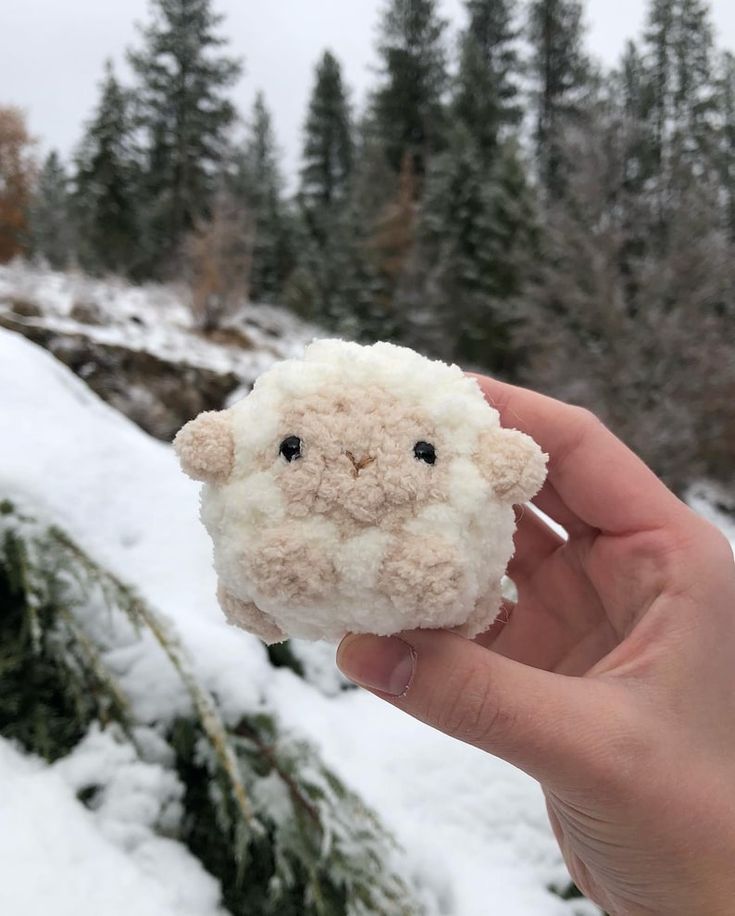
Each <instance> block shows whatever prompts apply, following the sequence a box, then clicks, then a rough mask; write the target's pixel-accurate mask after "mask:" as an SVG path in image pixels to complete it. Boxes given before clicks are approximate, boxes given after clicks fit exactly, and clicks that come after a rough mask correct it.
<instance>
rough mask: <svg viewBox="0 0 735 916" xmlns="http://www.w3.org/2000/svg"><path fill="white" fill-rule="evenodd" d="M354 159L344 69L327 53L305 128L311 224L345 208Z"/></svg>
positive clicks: (304, 188) (304, 199) (305, 190)
mask: <svg viewBox="0 0 735 916" xmlns="http://www.w3.org/2000/svg"><path fill="white" fill-rule="evenodd" d="M353 158H354V140H353V137H352V123H351V119H350V109H349V104H348V101H347V92H346V90H345V87H344V84H343V82H342V70H341V67H340V65H339V62H338V61H337V59H336V58H335V57H334V55H332V54H331V53H330V52H329V51H325V53H324V56H323V57H322V59H321V61H320V62H319V64H317V68H316V80H315V83H314V88H313V90H312V94H311V99H310V100H309V111H308V115H307V118H306V124H305V126H304V148H303V154H302V160H303V166H302V169H301V186H300V189H299V198H300V201H301V206H302V207H303V209H304V211H305V213H306V214H307V218H308V219H309V221H310V222H311V223H316V222H317V221H318V215H319V214H320V213H325V212H329V211H330V210H331V209H332V207H334V206H339V205H341V204H342V203H343V202H344V201H345V199H346V197H347V193H348V190H349V182H350V176H351V174H352V165H353Z"/></svg>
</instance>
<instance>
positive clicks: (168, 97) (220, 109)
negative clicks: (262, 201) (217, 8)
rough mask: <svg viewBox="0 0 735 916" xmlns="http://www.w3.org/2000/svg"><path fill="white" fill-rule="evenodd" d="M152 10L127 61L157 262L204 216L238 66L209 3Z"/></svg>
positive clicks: (167, 4)
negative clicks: (134, 80)
mask: <svg viewBox="0 0 735 916" xmlns="http://www.w3.org/2000/svg"><path fill="white" fill-rule="evenodd" d="M152 15H153V20H152V22H151V23H150V25H148V26H147V28H145V29H144V30H143V32H142V36H143V48H142V49H141V50H140V51H136V52H132V53H130V55H129V58H130V62H131V64H132V66H133V68H134V70H135V72H136V74H137V76H138V79H139V80H140V88H139V94H138V101H139V121H140V125H141V127H142V128H143V129H144V133H145V147H146V159H147V162H146V172H147V174H146V185H145V189H144V193H145V198H146V212H147V213H148V214H149V215H150V219H149V224H148V227H147V238H146V242H147V245H148V247H149V251H148V259H149V263H150V264H151V266H152V267H157V266H160V264H161V263H162V261H163V260H164V259H166V258H170V257H171V255H172V254H173V253H174V252H175V251H176V249H177V247H178V245H179V243H180V241H181V239H182V235H183V234H184V233H185V232H186V231H188V230H189V229H190V228H191V227H192V226H193V225H194V222H195V220H196V219H197V218H199V217H203V216H206V214H207V211H208V208H209V206H210V203H211V200H212V194H213V190H214V184H215V181H216V176H217V174H218V171H219V170H220V168H221V166H222V164H223V163H224V161H225V159H226V157H227V155H228V152H229V149H228V130H229V128H230V126H231V125H232V123H233V121H234V118H235V109H234V107H233V105H232V103H231V101H230V100H229V99H228V98H227V97H226V90H227V89H228V88H229V87H230V86H231V85H232V84H233V83H234V82H235V81H236V80H237V78H238V76H239V74H240V70H241V65H240V63H239V62H238V61H237V60H235V59H233V58H230V57H227V56H226V55H224V54H223V53H221V52H220V49H221V48H222V46H223V45H224V44H225V39H224V38H222V37H220V35H218V34H217V28H218V26H219V25H220V24H221V22H222V16H220V15H217V14H216V13H214V12H213V11H212V3H211V0H152Z"/></svg>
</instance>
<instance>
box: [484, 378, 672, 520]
mask: <svg viewBox="0 0 735 916" xmlns="http://www.w3.org/2000/svg"><path fill="white" fill-rule="evenodd" d="M473 377H474V378H475V379H476V381H477V382H478V384H479V386H480V388H481V389H482V392H483V394H484V395H485V398H486V399H487V401H488V402H489V403H490V404H491V405H492V406H493V407H494V408H495V409H496V410H497V411H498V412H499V413H500V418H501V422H502V423H503V426H508V427H512V428H515V429H520V430H521V431H522V432H524V433H527V434H528V435H529V436H532V437H533V438H534V439H535V440H536V442H538V444H539V445H540V446H541V448H542V449H543V450H544V451H545V452H547V454H548V455H549V481H550V482H551V484H552V485H553V487H554V489H555V490H556V492H557V493H558V495H559V496H560V497H561V499H562V500H563V501H564V502H565V503H566V505H567V506H568V507H569V509H570V510H571V511H572V512H573V513H574V514H575V515H576V516H578V517H579V518H580V519H581V520H582V521H584V522H586V524H588V525H591V526H592V527H593V528H597V529H599V530H600V531H605V532H608V533H610V534H623V533H629V532H632V531H640V530H648V529H652V528H659V527H663V526H664V525H666V524H668V523H671V522H673V521H675V520H676V519H678V518H680V517H681V515H682V512H686V507H685V506H684V504H683V503H682V502H681V501H680V500H679V499H678V498H677V497H676V496H674V494H673V493H672V492H671V491H670V490H669V489H668V488H667V487H666V486H665V485H664V484H663V483H662V482H661V481H660V480H659V479H658V477H656V475H655V474H654V473H653V471H651V469H650V468H649V467H648V466H647V465H645V464H644V463H643V461H641V459H640V458H638V456H637V455H636V454H635V453H634V452H632V451H631V450H630V449H629V448H628V447H627V446H626V445H624V444H623V443H622V442H621V441H620V439H618V438H617V437H616V436H614V435H613V434H612V433H611V432H610V430H608V429H607V428H606V427H605V426H604V425H603V424H602V423H601V422H600V420H598V419H597V417H596V416H595V415H594V414H592V413H590V412H589V411H588V410H585V409H584V408H581V407H573V406H571V405H569V404H564V403H563V402H562V401H557V400H555V399H554V398H550V397H547V396H546V395H542V394H538V393H537V392H535V391H530V390H529V389H527V388H519V387H517V386H515V385H509V384H507V383H506V382H498V381H496V380H495V379H491V378H488V377H487V376H484V375H476V374H474V373H473Z"/></svg>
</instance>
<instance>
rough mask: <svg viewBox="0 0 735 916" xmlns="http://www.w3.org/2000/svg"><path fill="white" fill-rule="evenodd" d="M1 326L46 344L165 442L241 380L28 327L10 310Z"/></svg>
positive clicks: (80, 337)
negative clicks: (10, 312)
mask: <svg viewBox="0 0 735 916" xmlns="http://www.w3.org/2000/svg"><path fill="white" fill-rule="evenodd" d="M0 326H3V327H6V328H9V329H10V330H12V331H19V332H20V333H22V334H24V335H25V336H26V337H28V339H29V340H32V341H33V342H34V343H36V344H39V345H40V346H42V347H45V348H46V349H47V350H49V351H50V352H51V353H53V354H54V356H55V357H56V358H57V359H59V360H61V362H63V363H64V364H65V365H67V366H68V367H69V368H70V369H71V370H72V371H73V372H75V373H76V374H77V375H79V376H80V377H81V378H83V379H84V380H85V382H87V384H88V385H89V387H90V388H92V390H93V391H95V392H96V393H97V394H98V395H99V396H100V397H101V398H103V399H104V400H105V401H107V402H108V403H109V404H111V405H112V406H113V407H115V408H116V409H117V410H119V411H120V412H121V413H123V414H125V416H127V417H129V418H130V419H131V420H132V421H133V422H134V423H137V424H138V426H140V427H141V428H142V429H144V430H145V431H146V432H148V433H150V434H151V435H152V436H155V437H156V438H157V439H163V440H164V441H167V442H170V441H171V439H172V438H173V436H174V435H175V434H176V432H177V431H178V430H179V429H180V428H181V426H183V424H184V423H186V421H187V420H190V419H191V418H192V417H194V416H196V415H197V414H198V413H200V412H201V411H202V410H219V409H220V408H221V407H223V406H224V404H225V402H226V400H227V396H228V394H230V392H232V391H234V390H235V389H236V388H237V387H238V386H240V385H241V384H242V379H241V378H239V377H238V376H237V375H235V373H234V372H218V371H216V370H214V369H209V368H203V367H201V366H195V365H188V364H186V363H182V362H179V361H176V362H173V361H168V360H165V359H162V358H160V357H158V356H156V355H154V354H152V353H150V352H148V351H145V350H137V349H133V348H130V347H125V346H121V345H118V344H108V343H102V342H100V341H98V340H93V339H91V338H90V337H87V336H85V335H84V334H83V333H79V332H69V331H60V330H55V329H52V328H48V327H42V326H38V325H33V326H29V325H28V324H27V323H26V322H22V321H19V320H18V319H17V318H16V317H14V316H13V315H11V314H9V313H3V312H0Z"/></svg>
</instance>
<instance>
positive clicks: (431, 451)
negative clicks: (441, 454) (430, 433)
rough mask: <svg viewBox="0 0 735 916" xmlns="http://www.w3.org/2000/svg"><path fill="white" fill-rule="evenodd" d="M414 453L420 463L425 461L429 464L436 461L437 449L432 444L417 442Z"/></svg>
mask: <svg viewBox="0 0 735 916" xmlns="http://www.w3.org/2000/svg"><path fill="white" fill-rule="evenodd" d="M413 453H414V455H415V456H416V458H418V460H419V461H425V462H426V463H427V464H433V463H434V462H435V461H436V449H435V448H434V446H433V445H432V444H431V443H430V442H417V443H416V445H414V447H413Z"/></svg>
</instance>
